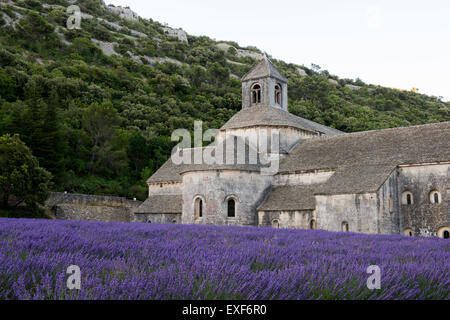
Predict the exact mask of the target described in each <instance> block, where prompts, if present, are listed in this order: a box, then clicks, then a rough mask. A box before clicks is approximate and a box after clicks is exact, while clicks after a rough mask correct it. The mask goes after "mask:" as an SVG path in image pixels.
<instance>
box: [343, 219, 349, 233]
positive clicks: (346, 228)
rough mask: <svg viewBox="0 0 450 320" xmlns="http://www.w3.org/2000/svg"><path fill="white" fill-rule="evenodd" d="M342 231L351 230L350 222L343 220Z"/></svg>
mask: <svg viewBox="0 0 450 320" xmlns="http://www.w3.org/2000/svg"><path fill="white" fill-rule="evenodd" d="M342 231H343V232H348V231H349V226H348V222H347V221H344V222H342Z"/></svg>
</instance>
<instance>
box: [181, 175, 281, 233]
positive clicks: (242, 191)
mask: <svg viewBox="0 0 450 320" xmlns="http://www.w3.org/2000/svg"><path fill="white" fill-rule="evenodd" d="M271 180H272V177H271V176H264V175H261V174H260V173H259V172H244V171H217V172H211V171H208V172H206V171H205V172H201V171H197V172H190V173H185V174H184V175H183V216H182V222H183V223H184V224H214V225H251V226H256V225H257V224H258V219H257V212H256V208H257V207H258V206H259V205H260V204H261V203H262V201H263V200H264V199H265V197H266V195H267V193H268V191H269V189H270V186H271ZM197 197H201V198H202V199H203V203H204V210H203V216H202V217H195V214H194V202H195V199H196V198H197ZM229 197H233V198H234V199H235V200H236V212H237V213H236V217H234V218H229V217H228V211H227V200H228V199H229Z"/></svg>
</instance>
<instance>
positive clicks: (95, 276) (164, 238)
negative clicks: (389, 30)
mask: <svg viewBox="0 0 450 320" xmlns="http://www.w3.org/2000/svg"><path fill="white" fill-rule="evenodd" d="M449 249H450V242H449V241H448V240H442V239H437V238H407V237H402V236H369V235H359V234H352V233H345V234H342V233H332V232H324V231H309V230H275V229H269V228H253V227H244V228H243V227H214V226H185V225H155V224H126V223H99V222H74V221H42V220H15V219H13V220H10V219H0V299H448V298H449V287H450V286H449V266H450V264H449V261H450V259H449V258H450V250H449ZM70 265H78V266H79V267H80V268H81V290H69V289H67V286H66V281H67V278H68V275H67V274H66V269H67V267H68V266H70ZM369 265H379V266H380V268H381V272H382V274H381V289H380V290H369V289H368V288H367V286H366V281H367V278H368V277H369V275H368V274H367V273H366V269H367V267H368V266H369Z"/></svg>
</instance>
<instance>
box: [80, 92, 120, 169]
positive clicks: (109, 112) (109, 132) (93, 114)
mask: <svg viewBox="0 0 450 320" xmlns="http://www.w3.org/2000/svg"><path fill="white" fill-rule="evenodd" d="M82 123H83V128H84V129H85V130H86V131H87V132H88V133H89V135H90V137H91V138H92V144H93V146H92V152H91V163H90V169H91V173H92V172H93V169H94V165H95V162H96V161H97V160H98V161H100V162H103V161H105V162H108V161H107V160H108V159H106V158H103V156H104V157H107V156H108V150H110V149H111V140H112V139H113V137H114V135H115V134H116V126H117V125H118V124H119V123H120V118H119V115H118V114H117V110H116V109H115V108H114V107H113V105H112V103H111V102H110V101H108V100H104V101H103V102H102V103H101V104H99V103H96V102H94V103H92V104H91V105H90V106H89V107H88V108H87V109H86V110H85V112H84V113H83V116H82Z"/></svg>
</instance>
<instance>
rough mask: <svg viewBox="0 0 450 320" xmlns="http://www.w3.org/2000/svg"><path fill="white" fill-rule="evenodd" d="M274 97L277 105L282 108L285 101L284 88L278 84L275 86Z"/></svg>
mask: <svg viewBox="0 0 450 320" xmlns="http://www.w3.org/2000/svg"><path fill="white" fill-rule="evenodd" d="M274 93H275V94H274V97H275V104H277V105H279V106H281V105H282V103H281V102H282V99H283V95H282V86H281V84H279V83H277V84H276V85H275V92H274Z"/></svg>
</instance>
